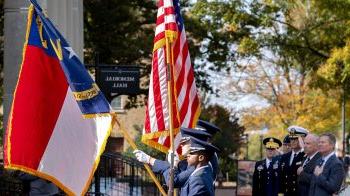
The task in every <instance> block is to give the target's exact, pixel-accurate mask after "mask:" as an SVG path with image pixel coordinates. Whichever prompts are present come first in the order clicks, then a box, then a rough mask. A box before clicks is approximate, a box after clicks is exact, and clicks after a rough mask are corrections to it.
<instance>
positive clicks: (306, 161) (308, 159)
mask: <svg viewBox="0 0 350 196" xmlns="http://www.w3.org/2000/svg"><path fill="white" fill-rule="evenodd" d="M309 161H310V157H308V158H307V159H306V160H305V162H304V165H303V167H305V165H306V164H307V163H308V162H309Z"/></svg>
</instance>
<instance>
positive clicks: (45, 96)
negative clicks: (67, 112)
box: [10, 45, 68, 169]
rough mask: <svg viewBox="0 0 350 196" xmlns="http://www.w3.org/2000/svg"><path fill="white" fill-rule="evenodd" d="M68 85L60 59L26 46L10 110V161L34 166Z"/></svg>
mask: <svg viewBox="0 0 350 196" xmlns="http://www.w3.org/2000/svg"><path fill="white" fill-rule="evenodd" d="M67 88H68V84H67V81H66V78H65V75H64V73H63V71H62V68H61V66H60V63H59V61H58V60H57V59H56V58H53V57H51V56H48V55H46V54H45V53H44V51H43V50H42V49H41V48H37V47H35V46H30V45H28V46H27V48H26V55H25V59H24V61H23V65H22V71H21V75H20V78H19V81H18V84H17V88H16V94H15V98H14V106H13V110H12V121H11V125H12V130H13V131H11V137H10V143H11V164H16V165H25V166H27V167H29V168H32V169H37V167H38V165H39V163H40V160H41V158H42V156H43V153H44V152H45V149H46V146H47V144H48V142H49V140H50V137H51V134H52V132H53V130H54V128H55V124H56V121H57V119H58V116H59V114H60V111H61V107H62V105H63V102H64V99H65V97H66V93H67ZM29 117H30V118H29ZM33 119H34V120H33Z"/></svg>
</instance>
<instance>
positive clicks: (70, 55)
mask: <svg viewBox="0 0 350 196" xmlns="http://www.w3.org/2000/svg"><path fill="white" fill-rule="evenodd" d="M64 48H65V49H66V50H68V52H69V57H68V58H69V59H71V58H72V57H73V56H76V57H78V56H77V54H75V52H74V50H73V48H72V47H64Z"/></svg>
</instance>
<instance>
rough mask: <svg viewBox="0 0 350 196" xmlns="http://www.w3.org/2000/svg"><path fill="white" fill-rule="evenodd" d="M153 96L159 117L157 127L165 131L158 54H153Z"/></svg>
mask: <svg viewBox="0 0 350 196" xmlns="http://www.w3.org/2000/svg"><path fill="white" fill-rule="evenodd" d="M153 59H154V61H153V62H154V64H153V70H154V71H153V84H151V85H153V94H154V101H153V103H154V105H155V110H156V117H157V125H158V130H164V129H165V124H164V116H163V105H162V97H161V92H160V86H159V84H160V83H159V75H158V74H159V71H158V52H157V51H156V52H154V53H153Z"/></svg>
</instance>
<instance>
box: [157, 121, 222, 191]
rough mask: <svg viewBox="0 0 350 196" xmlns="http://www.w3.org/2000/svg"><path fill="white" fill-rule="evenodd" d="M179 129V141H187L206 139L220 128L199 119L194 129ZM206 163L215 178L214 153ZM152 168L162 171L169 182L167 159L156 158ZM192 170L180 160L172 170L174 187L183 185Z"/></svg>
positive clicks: (216, 160) (215, 161) (217, 167)
mask: <svg viewBox="0 0 350 196" xmlns="http://www.w3.org/2000/svg"><path fill="white" fill-rule="evenodd" d="M180 131H181V136H182V139H181V141H180V143H181V142H186V141H189V140H190V139H191V138H196V139H199V140H201V141H208V140H209V139H210V138H211V137H213V135H214V134H215V133H216V132H219V131H220V129H219V128H218V127H216V126H215V125H213V124H211V123H208V122H206V121H203V120H199V121H198V126H197V127H196V128H195V129H191V128H181V129H180ZM208 165H209V168H210V170H211V173H212V178H213V179H214V180H216V177H217V174H218V170H219V161H218V157H217V154H216V153H214V156H212V158H211V159H210V161H209V163H208ZM152 170H153V172H155V173H162V174H163V176H164V179H165V181H166V182H167V183H168V182H169V177H170V176H169V171H170V164H169V163H168V162H167V161H161V160H156V161H155V163H154V165H153V166H152ZM194 170H195V168H194V167H191V166H188V165H187V161H186V160H182V161H180V162H179V163H178V167H177V168H176V169H175V171H174V187H175V188H180V187H182V186H184V184H185V183H186V181H187V180H188V178H189V177H190V175H191V174H192V172H193V171H194Z"/></svg>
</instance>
